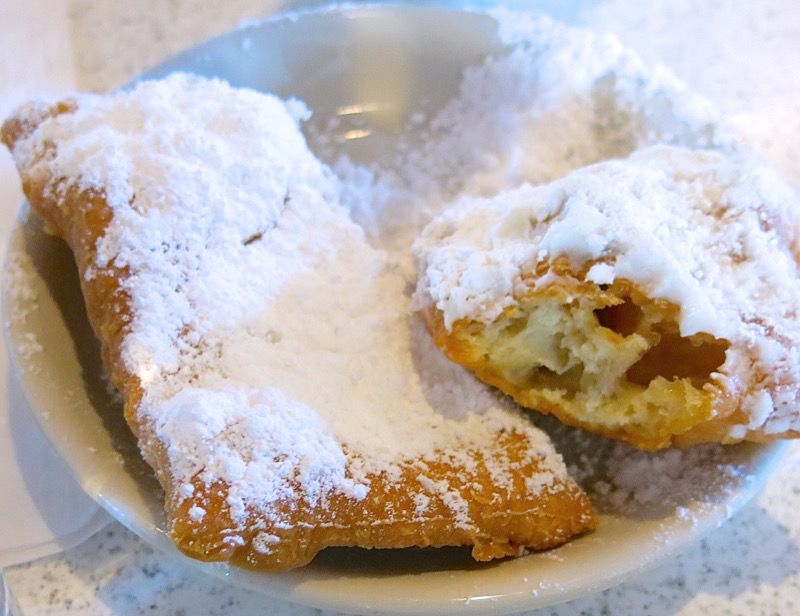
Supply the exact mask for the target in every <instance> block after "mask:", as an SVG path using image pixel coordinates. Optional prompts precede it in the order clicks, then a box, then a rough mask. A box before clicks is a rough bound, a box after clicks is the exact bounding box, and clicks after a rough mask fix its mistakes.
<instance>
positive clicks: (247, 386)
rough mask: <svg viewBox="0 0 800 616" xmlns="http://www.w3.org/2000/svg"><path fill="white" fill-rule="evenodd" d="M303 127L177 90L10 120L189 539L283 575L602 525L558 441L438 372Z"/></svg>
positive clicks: (490, 547) (397, 285)
mask: <svg viewBox="0 0 800 616" xmlns="http://www.w3.org/2000/svg"><path fill="white" fill-rule="evenodd" d="M306 114H307V112H306V110H305V108H304V107H303V106H302V105H301V104H299V103H283V102H281V101H279V100H278V99H276V98H275V97H272V96H268V95H263V94H259V93H256V92H253V91H249V90H242V89H234V88H231V87H230V86H228V85H227V84H225V83H223V82H220V81H215V80H206V79H201V78H199V77H191V76H187V75H174V76H171V77H169V78H167V79H165V80H163V81H158V82H143V83H141V84H139V85H138V86H137V87H136V88H135V89H133V90H131V91H130V92H120V93H116V94H112V95H108V96H79V97H77V98H75V99H74V100H71V101H67V102H66V103H62V104H59V105H56V106H52V107H47V106H40V105H31V106H27V107H24V108H22V109H21V110H20V111H19V112H18V113H17V115H16V116H15V117H13V118H11V119H10V120H8V121H7V122H6V123H5V124H4V126H3V130H2V137H3V141H4V142H5V143H6V144H7V145H8V146H9V148H10V149H11V150H12V152H13V154H14V157H15V160H16V162H17V165H18V167H19V170H20V173H21V176H22V178H23V183H24V188H25V192H26V194H27V196H28V198H29V200H30V202H31V205H32V207H33V209H34V211H35V212H37V213H38V214H39V215H40V216H41V217H42V218H43V219H44V220H45V221H46V223H47V225H48V227H49V228H50V229H51V230H52V231H53V232H55V233H56V234H58V235H60V236H61V237H63V238H64V239H65V240H66V241H67V243H68V244H69V246H70V247H71V249H72V251H73V253H74V256H75V259H76V262H77V265H78V271H79V273H80V276H81V286H82V290H83V294H84V298H85V300H86V308H87V312H88V316H89V320H90V322H91V324H92V326H93V328H94V330H95V333H96V334H97V336H98V338H99V339H100V341H101V343H102V350H103V358H104V362H105V365H106V367H107V368H108V370H109V372H110V374H111V376H112V379H113V382H114V383H115V384H116V386H117V387H118V388H119V390H120V391H121V392H122V394H123V397H124V400H125V414H126V418H127V420H128V422H129V424H130V426H131V428H132V429H133V431H134V433H135V434H136V435H137V437H138V441H139V445H140V448H141V451H142V454H143V455H144V457H145V459H146V460H147V461H148V462H149V463H150V465H151V466H152V467H153V468H154V469H155V471H156V474H157V476H158V478H159V480H160V482H161V484H162V485H163V487H164V490H165V494H166V501H165V506H166V512H167V517H168V523H169V528H170V531H171V534H172V537H173V538H174V539H175V541H176V544H177V545H178V547H179V548H180V549H181V550H183V551H184V552H186V553H187V554H189V555H190V556H193V557H195V558H200V559H203V560H229V561H231V562H234V563H239V564H243V565H246V566H250V567H255V568H260V569H268V570H281V569H289V568H292V567H296V566H300V565H303V564H305V563H307V562H309V561H310V560H311V559H312V558H313V557H314V555H315V554H316V553H317V552H318V551H319V550H321V549H323V548H324V547H326V546H362V547H381V548H394V547H408V546H443V545H471V546H473V555H474V557H475V558H476V559H479V560H488V559H491V558H497V557H502V556H507V555H517V554H520V553H521V552H523V551H524V550H525V549H526V548H535V549H542V548H548V547H552V546H555V545H558V544H560V543H562V542H563V541H565V540H567V539H568V538H569V537H571V536H573V535H575V534H577V533H581V532H584V531H587V530H590V529H591V528H593V527H594V524H595V518H594V514H593V512H592V510H591V508H590V506H589V504H588V501H587V499H586V496H585V495H584V494H583V492H582V491H581V490H580V488H579V487H578V486H577V485H576V484H575V483H574V482H573V481H572V480H571V479H570V478H569V477H568V476H567V473H566V468H565V467H564V464H563V462H562V460H561V458H560V456H558V454H557V453H556V452H555V451H554V450H553V448H552V445H551V444H550V442H549V440H548V439H547V437H546V436H545V435H544V434H543V433H541V432H540V431H538V430H537V429H535V428H534V427H533V426H532V425H530V423H529V422H528V421H526V419H525V418H524V417H522V416H520V415H518V414H517V413H516V412H515V411H514V410H513V409H510V408H509V407H508V405H506V404H504V402H503V401H502V400H499V399H497V398H496V397H495V396H494V395H493V394H492V392H490V391H489V390H488V389H487V388H485V387H484V386H483V385H481V384H480V383H477V381H475V380H474V379H473V378H472V377H471V375H469V374H468V373H466V371H463V370H462V369H460V368H457V371H454V370H453V368H454V367H453V366H452V365H450V364H449V363H448V362H446V361H445V362H442V361H440V358H439V357H438V356H437V355H438V354H437V353H435V348H434V347H433V345H432V344H431V343H430V340H429V337H428V336H427V335H426V334H425V332H424V325H421V323H420V322H419V321H418V320H417V319H415V318H414V317H413V316H412V314H411V310H410V307H409V300H408V298H407V297H406V296H405V294H404V292H403V289H404V285H405V280H404V279H403V277H402V276H401V275H400V274H399V273H398V272H397V271H395V269H394V268H392V267H391V266H390V265H389V264H388V262H387V259H386V255H385V254H383V253H382V252H381V251H379V250H376V249H373V248H371V247H370V246H369V245H368V243H367V242H366V241H365V239H364V237H363V233H362V231H361V229H360V228H359V227H357V226H356V225H354V224H353V223H352V222H351V221H350V219H349V217H348V214H347V212H346V211H345V209H344V208H343V207H341V206H340V205H339V204H338V202H337V191H338V185H337V181H336V179H335V178H334V177H333V176H332V175H331V173H330V172H329V170H328V169H327V168H326V167H325V166H324V165H322V164H321V163H320V162H319V161H318V160H317V159H316V158H315V157H314V156H313V155H312V153H311V152H310V151H309V150H308V148H307V146H306V144H305V141H304V139H303V136H302V134H301V132H300V130H299V128H298V122H299V120H300V119H301V118H303V117H305V116H306Z"/></svg>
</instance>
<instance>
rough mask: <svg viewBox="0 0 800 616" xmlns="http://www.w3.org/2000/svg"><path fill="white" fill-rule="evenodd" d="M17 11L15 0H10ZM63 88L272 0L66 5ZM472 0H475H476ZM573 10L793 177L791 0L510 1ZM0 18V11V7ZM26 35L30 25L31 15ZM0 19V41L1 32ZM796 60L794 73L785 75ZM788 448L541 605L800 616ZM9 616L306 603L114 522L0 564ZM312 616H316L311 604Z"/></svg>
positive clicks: (799, 7) (116, 72) (796, 503)
mask: <svg viewBox="0 0 800 616" xmlns="http://www.w3.org/2000/svg"><path fill="white" fill-rule="evenodd" d="M10 1H11V2H12V4H13V2H15V1H16V0H10ZM65 1H67V2H68V16H69V17H68V27H69V31H70V32H71V44H72V54H73V55H72V59H73V65H74V69H75V81H76V83H77V85H78V87H80V88H81V89H89V90H98V91H100V90H104V89H107V88H109V87H113V86H115V85H118V84H120V83H124V82H125V81H126V80H128V79H129V78H130V77H132V76H133V75H135V74H137V73H138V72H140V71H141V70H142V69H144V68H146V67H148V66H150V65H152V64H154V63H156V62H157V61H159V60H160V59H161V58H163V57H165V56H166V55H169V54H170V53H174V52H176V51H179V50H180V49H183V48H185V47H187V46H189V45H191V44H193V43H195V42H197V41H200V40H203V39H204V38H207V37H209V36H212V35H214V34H216V33H219V32H221V31H224V30H226V29H229V28H231V27H234V26H235V25H236V24H237V23H238V22H240V21H241V20H243V19H253V18H257V17H259V16H261V15H264V14H266V13H268V12H271V11H273V10H276V9H277V8H279V7H280V6H286V5H287V4H289V5H291V4H297V3H291V2H290V3H285V2H284V3H282V2H280V0H228V1H227V2H225V3H206V2H202V1H201V0H137V1H135V2H127V3H122V2H104V1H103V0H71V1H70V0H65ZM472 4H476V3H472ZM508 4H516V5H518V6H519V5H527V6H529V5H538V6H542V7H544V8H546V9H551V10H553V7H558V10H560V11H563V10H565V8H564V7H565V6H567V5H569V9H570V10H579V11H580V15H581V21H583V22H585V23H587V24H588V25H590V26H592V27H595V28H598V29H604V30H608V31H612V32H614V33H615V34H617V35H618V36H619V37H620V38H621V39H622V40H623V42H625V43H626V44H628V45H630V46H632V47H634V48H637V49H639V51H640V52H641V53H642V54H643V55H644V56H645V57H646V58H647V59H648V60H652V61H660V62H664V63H665V64H668V65H670V66H671V67H672V68H673V70H675V72H676V73H677V74H678V75H679V76H680V77H682V78H683V79H684V80H686V81H687V82H688V83H689V84H690V85H691V86H692V87H693V88H695V89H696V90H699V91H700V92H702V93H704V94H705V95H707V96H708V97H709V98H711V99H712V100H713V101H714V102H715V103H716V104H717V105H718V106H719V107H720V108H721V109H722V110H723V111H724V112H725V113H727V114H728V115H729V116H730V117H731V118H732V119H733V121H734V122H735V123H736V125H737V126H738V127H739V129H740V130H741V131H742V132H743V133H744V134H745V135H747V136H748V137H749V138H750V139H751V140H752V142H753V144H754V146H755V147H756V149H758V150H759V151H760V152H761V154H762V155H763V156H765V157H766V158H767V159H769V160H770V161H771V162H772V163H773V164H774V165H776V166H777V167H778V168H779V169H780V170H781V171H782V172H783V173H784V174H785V175H786V176H787V177H788V178H789V179H790V180H791V181H793V182H794V183H795V184H796V185H797V186H800V163H799V162H797V161H800V152H795V150H796V149H798V148H800V140H798V139H797V138H796V136H797V135H798V134H800V109H798V107H800V72H798V71H797V70H796V67H800V3H797V2H796V0H786V1H782V0H762V1H760V2H753V1H752V0H725V1H724V2H719V1H716V0H694V1H689V0H653V1H652V2H648V3H641V2H637V1H635V0H595V1H586V2H580V1H574V2H567V3H564V2H561V3H558V2H548V1H545V0H542V1H541V2H510V3H508ZM0 14H1V12H0ZM30 27H31V36H34V35H35V33H36V32H35V31H36V28H37V25H36V24H30ZM3 28H4V26H3V24H2V21H1V20H0V38H7V37H8V36H9V33H7V32H4V31H3ZM793 68H794V70H792V69H793ZM798 470H800V444H798V445H794V446H793V447H792V449H791V450H790V453H789V455H788V456H787V458H786V460H785V461H784V463H783V464H782V465H781V467H780V468H779V469H778V471H777V472H776V473H775V474H774V476H773V477H772V478H771V479H770V480H769V482H768V484H767V486H766V488H765V489H764V491H763V493H762V494H761V495H760V496H759V497H758V498H757V499H756V500H755V501H754V502H752V503H751V504H750V505H748V506H747V507H745V508H744V509H743V510H742V511H740V512H739V513H738V514H736V515H735V516H734V517H733V519H731V520H730V521H728V522H727V523H726V524H724V525H723V526H722V527H720V528H719V529H717V530H715V531H714V532H712V533H711V534H710V535H708V536H707V537H706V538H705V539H703V540H702V541H700V542H699V543H697V544H696V545H694V546H693V547H692V548H691V549H689V550H687V551H686V552H684V553H682V554H681V555H679V556H677V557H675V558H674V559H672V560H671V561H669V562H667V563H665V564H664V565H662V566H661V567H660V568H658V569H656V570H654V571H652V572H650V573H648V574H645V575H643V576H641V577H640V578H639V579H636V580H634V581H630V582H628V583H625V584H622V585H620V586H618V587H615V588H613V589H610V590H607V591H605V592H602V593H599V594H597V595H595V596H591V597H588V598H585V599H582V600H579V601H576V602H573V603H569V604H565V605H562V606H558V607H553V608H547V609H545V610H542V611H541V613H542V614H547V615H553V616H565V615H568V614H582V615H587V616H590V615H591V616H600V615H603V614H615V615H616V614H637V615H638V614H653V615H657V616H665V615H668V614H669V615H673V614H679V615H683V616H694V615H699V614H729V615H739V614H741V615H747V616H752V615H761V614H763V615H791V614H797V613H800V472H798ZM4 575H5V582H6V586H7V588H6V592H7V594H8V596H9V597H10V598H11V599H12V601H13V603H12V605H13V606H14V609H15V611H14V612H13V613H14V614H16V615H17V616H19V615H25V616H31V615H33V616H44V615H53V614H80V615H84V614H85V615H92V616H102V615H109V616H110V615H115V616H116V615H126V616H127V615H134V614H174V615H182V614H187V615H188V614H191V615H192V616H211V615H220V614H245V615H248V614H267V613H268V614H279V615H281V616H289V615H297V616H301V615H302V616H309V615H310V614H319V613H320V612H319V611H318V610H311V609H308V608H303V607H300V606H296V605H291V604H288V603H283V602H280V601H276V600H272V599H265V598H264V597H262V596H260V595H257V594H254V593H251V592H248V591H245V590H241V589H238V588H233V587H231V586H229V585H227V584H225V583H224V582H221V581H218V580H216V579H211V578H207V577H205V576H203V575H202V574H200V573H198V572H196V571H195V570H194V569H190V567H189V566H188V565H187V564H186V563H184V562H183V561H181V560H179V559H176V558H175V557H172V556H166V555H163V554H160V553H157V552H155V551H154V550H153V549H152V548H151V547H149V546H148V545H146V544H145V543H143V542H142V541H141V540H139V539H138V538H137V537H135V536H133V535H132V534H131V533H130V532H128V531H127V530H125V529H124V528H123V527H122V526H120V525H119V524H117V523H110V524H109V525H108V526H107V527H106V528H105V529H104V530H102V531H101V532H99V533H98V534H96V535H94V536H93V537H92V538H90V539H89V540H88V541H85V542H84V543H82V544H81V545H79V546H78V547H76V548H73V549H71V550H68V551H67V552H65V553H63V554H60V555H57V556H51V557H47V558H43V559H40V560H37V561H35V562H32V563H28V564H24V565H17V566H15V567H11V568H8V569H6V570H5V571H4ZM322 613H324V612H322Z"/></svg>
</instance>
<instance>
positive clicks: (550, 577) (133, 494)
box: [3, 7, 785, 614]
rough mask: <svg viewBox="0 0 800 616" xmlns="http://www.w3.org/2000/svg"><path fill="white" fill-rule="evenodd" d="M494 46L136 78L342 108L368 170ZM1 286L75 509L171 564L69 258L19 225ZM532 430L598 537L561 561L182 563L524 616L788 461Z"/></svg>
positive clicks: (353, 146)
mask: <svg viewBox="0 0 800 616" xmlns="http://www.w3.org/2000/svg"><path fill="white" fill-rule="evenodd" d="M496 45H497V42H496V24H495V22H494V20H493V19H491V18H490V17H487V16H486V15H481V14H475V13H468V12H458V11H447V10H443V9H431V8H413V7H405V8H399V7H368V8H363V7H362V8H347V9H335V10H326V11H321V12H316V13H308V14H305V15H301V16H295V17H294V18H291V19H274V20H270V21H267V22H264V23H261V24H257V25H253V26H249V27H246V28H242V29H240V30H237V31H235V32H231V33H229V34H227V35H224V36H222V37H219V38H217V39H214V40H212V41H210V42H208V43H205V44H203V45H200V46H199V47H196V48H193V49H191V50H189V51H187V52H186V53H184V54H181V55H179V56H177V57H174V58H172V59H170V60H168V61H167V62H165V63H164V64H163V65H161V66H159V67H157V68H156V69H154V70H152V71H150V72H149V73H148V74H147V75H146V76H160V75H164V74H167V73H169V72H171V71H174V70H187V71H192V72H196V73H200V74H204V75H216V76H220V77H223V78H225V79H227V80H228V81H230V82H231V83H232V84H234V85H237V86H249V87H253V88H256V89H260V90H265V91H270V92H275V93H276V94H278V95H280V96H284V97H285V96H295V97H298V98H301V99H303V100H305V101H306V102H307V103H308V104H309V106H310V107H311V108H312V109H313V110H314V117H313V118H312V120H311V126H310V129H311V130H312V131H313V130H315V129H318V130H321V129H322V128H323V127H325V126H330V123H329V120H331V118H333V117H334V116H336V114H337V110H339V111H340V112H341V109H342V108H347V109H348V110H349V113H348V114H341V113H340V116H341V117H340V118H339V123H338V128H337V129H336V130H338V131H341V134H342V135H345V134H347V131H349V130H354V129H356V128H357V129H358V130H360V131H362V132H361V133H360V134H361V135H362V136H364V135H365V134H368V137H367V138H361V139H353V140H347V139H342V140H341V144H342V145H341V149H342V150H343V151H346V152H347V153H348V154H349V155H350V156H351V157H352V158H354V159H355V160H360V161H370V160H372V161H374V160H380V159H381V158H382V157H384V156H385V155H386V153H387V152H389V151H390V150H391V148H392V145H393V144H394V143H395V142H396V140H397V135H398V130H399V127H401V126H403V125H404V124H405V122H406V120H407V119H408V118H409V117H410V114H411V113H412V112H417V111H423V112H425V113H430V112H432V111H435V110H436V109H438V108H439V107H441V106H442V105H443V104H444V103H445V102H446V101H447V100H448V99H449V98H450V97H452V96H453V94H454V93H455V92H456V91H457V88H458V84H459V82H460V80H461V76H462V72H463V70H464V68H465V67H466V66H469V65H472V64H475V63H478V62H480V61H481V59H482V58H484V57H485V55H486V53H487V51H489V50H490V49H492V48H493V47H494V46H496ZM360 104H361V106H360V107H358V106H359V105H360ZM354 109H356V110H358V109H361V111H362V112H363V113H352V111H353V110H354ZM365 128H366V133H365V132H364V131H365ZM5 271H6V276H5V277H6V280H5V283H6V284H5V285H4V289H5V291H4V293H5V296H4V298H3V300H4V301H3V309H4V321H5V323H6V324H7V325H6V335H7V337H8V342H9V347H10V349H11V354H12V360H13V362H14V364H15V368H16V371H17V373H18V375H19V378H20V380H21V382H22V384H23V387H24V390H25V392H26V394H27V396H28V399H29V402H30V405H31V407H32V408H33V409H34V411H35V413H36V414H37V415H38V417H39V419H40V420H41V425H42V427H43V428H44V431H45V432H46V433H47V435H48V436H49V438H50V439H51V440H52V442H53V444H54V445H55V446H56V448H57V449H58V451H59V452H60V453H61V455H62V456H63V457H64V459H65V460H66V462H67V464H68V465H69V466H70V468H71V469H72V471H73V473H74V475H75V477H76V478H77V479H78V481H79V482H80V483H81V485H82V486H83V488H84V489H85V490H86V492H87V493H88V494H90V495H91V496H92V497H93V498H94V499H96V500H97V501H98V502H99V503H100V504H101V505H102V506H103V507H105V508H106V509H107V510H108V511H109V512H110V513H111V514H112V515H113V516H114V517H115V518H117V519H118V520H119V521H120V522H122V523H123V524H124V525H126V526H127V527H128V528H130V529H131V530H132V531H134V532H135V533H137V534H138V535H139V536H141V537H142V538H143V539H145V540H146V541H148V542H150V543H152V544H154V545H156V546H158V547H160V548H162V549H163V550H165V551H169V552H173V553H176V550H175V548H174V547H173V545H172V542H171V541H170V539H169V538H168V536H167V535H166V534H165V532H164V517H163V512H162V507H161V492H160V489H159V487H158V485H157V483H156V481H155V479H154V476H153V474H152V472H151V471H150V470H149V468H148V467H147V466H146V465H145V464H144V463H143V462H142V460H141V459H140V457H139V455H138V451H137V449H136V444H135V442H134V441H133V438H132V436H131V435H130V433H129V431H128V429H127V426H126V425H125V424H124V421H123V419H122V416H121V412H120V405H119V402H118V400H116V399H115V397H114V396H113V395H111V394H109V391H108V387H107V384H106V382H105V381H104V380H103V372H102V369H101V363H100V357H99V351H98V345H97V342H96V341H95V339H94V337H93V335H92V332H91V330H90V327H89V324H88V322H87V320H86V316H85V313H84V309H83V302H82V298H81V295H80V291H79V287H78V278H77V273H76V271H75V267H74V265H73V262H72V258H71V255H70V253H69V251H68V250H67V249H66V247H65V246H64V245H63V244H62V243H61V242H60V241H59V240H56V239H53V238H51V237H50V236H48V235H46V234H44V233H43V231H42V229H41V226H40V225H39V224H38V223H37V221H36V219H35V218H33V217H31V218H29V217H28V216H27V211H26V210H25V209H24V208H23V212H22V215H21V216H20V221H19V224H18V226H17V228H16V231H15V233H14V236H13V238H12V242H11V246H10V253H9V255H8V257H7V263H6V270H5ZM537 421H539V420H537ZM541 423H542V424H543V426H544V427H545V428H546V429H547V430H548V431H550V432H551V434H552V435H553V438H554V440H555V441H556V444H557V446H558V447H559V449H560V450H561V451H562V452H563V453H564V455H565V458H566V459H567V462H568V463H569V465H570V466H571V468H572V469H573V470H574V471H575V472H576V474H577V476H578V478H579V480H580V481H581V482H582V483H583V485H584V487H585V488H586V489H587V491H588V492H589V494H590V496H591V497H592V499H593V502H594V503H595V505H596V507H597V509H598V511H599V512H600V514H601V524H600V528H599V529H598V530H597V531H596V532H594V533H592V534H590V535H587V536H585V537H582V538H579V539H578V540H576V541H573V542H571V543H569V544H567V545H565V546H563V547H560V548H558V549H555V550H551V551H549V552H545V553H541V554H533V555H530V556H526V557H523V558H518V559H515V560H506V561H502V562H497V563H492V564H484V565H479V564H475V563H473V562H472V561H471V560H470V559H469V556H468V551H467V550H464V549H441V550H415V549H409V550H399V551H366V550H358V549H330V550H327V551H325V552H324V553H323V554H322V555H320V557H318V558H317V559H316V560H315V561H314V562H313V563H312V564H311V565H310V566H308V567H305V568H303V569H300V570H297V571H292V572H289V573H285V574H270V575H267V574H255V573H250V572H246V571H242V570H238V569H231V568H228V567H226V566H221V565H205V564H202V563H196V562H195V561H189V559H187V562H192V563H193V564H195V565H196V566H197V567H199V568H200V569H202V570H204V571H206V572H209V573H212V574H215V575H220V576H225V577H227V578H228V579H229V580H230V582H231V583H233V584H240V585H243V586H246V587H249V588H252V589H255V590H258V591H260V592H263V593H264V594H266V595H273V596H277V597H280V598H282V599H286V600H290V601H296V602H299V603H303V604H307V605H312V606H317V607H324V608H329V609H334V610H340V611H347V612H358V613H373V612H392V613H406V614H411V613H414V614H487V613H492V614H502V613H510V612H515V611H522V610H529V609H533V608H538V607H543V606H546V605H551V604H554V603H558V602H563V601H568V600H570V599H574V598H577V597H580V596H583V595H586V594H589V593H593V592H597V591H600V590H602V589H605V588H608V587H610V586H612V585H614V584H617V583H619V582H621V581H623V580H625V579H628V578H630V577H632V576H635V575H637V574H639V573H640V572H641V571H643V570H645V569H647V568H648V567H652V566H654V565H655V564H656V563H658V562H661V561H663V560H664V559H666V558H668V557H669V556H671V555H673V554H675V553H676V552H677V551H679V550H681V549H682V548H684V547H685V546H687V545H688V544H690V543H692V542H695V541H696V540H697V539H698V537H699V536H701V535H702V534H703V533H705V532H707V531H709V530H710V529H712V528H715V527H716V526H718V525H719V524H721V523H722V522H723V521H724V520H726V519H727V518H728V517H729V516H730V515H731V514H732V513H733V512H735V511H736V510H737V509H738V508H740V507H741V506H742V504H744V503H745V502H747V500H748V499H750V498H751V497H752V496H753V495H754V494H755V493H756V492H757V491H758V489H759V488H760V487H761V485H762V484H763V482H764V481H765V480H766V478H767V476H768V475H769V474H770V472H771V470H772V469H773V467H774V466H775V464H776V463H777V461H778V460H779V459H780V457H781V454H782V453H783V452H784V451H785V447H784V446H783V445H780V444H777V445H768V446H756V445H742V446H736V447H728V448H723V447H717V446H709V447H698V448H694V449H692V450H691V451H689V452H685V453H679V452H676V451H667V452H662V453H659V454H644V453H640V452H634V451H632V450H629V449H627V448H625V447H624V446H622V445H617V444H612V443H610V442H608V441H604V440H603V439H599V438H593V437H589V436H587V435H584V434H582V433H579V432H577V431H574V430H569V429H566V428H563V427H560V426H558V425H556V424H555V423H554V422H550V421H548V420H542V421H541ZM620 469H622V470H620ZM659 490H661V491H663V492H664V493H663V494H662V493H658V491H659ZM654 491H655V493H654Z"/></svg>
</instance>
